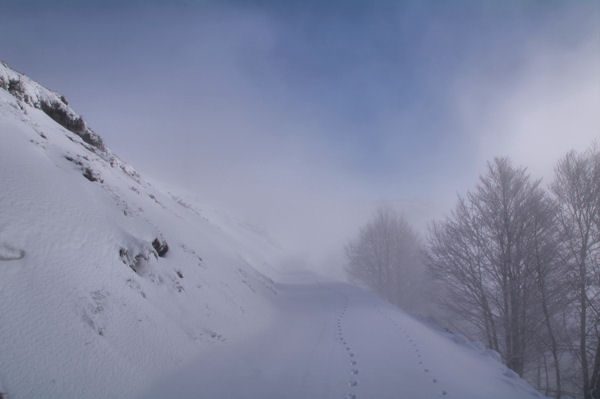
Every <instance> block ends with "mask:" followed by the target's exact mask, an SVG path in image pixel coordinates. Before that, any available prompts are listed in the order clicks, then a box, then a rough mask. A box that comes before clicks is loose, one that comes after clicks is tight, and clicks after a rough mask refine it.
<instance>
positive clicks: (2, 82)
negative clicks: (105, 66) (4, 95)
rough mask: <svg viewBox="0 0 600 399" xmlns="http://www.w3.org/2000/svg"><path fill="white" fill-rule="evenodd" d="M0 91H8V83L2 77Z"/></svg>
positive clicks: (0, 78)
mask: <svg viewBox="0 0 600 399" xmlns="http://www.w3.org/2000/svg"><path fill="white" fill-rule="evenodd" d="M0 89H4V90H8V82H7V81H6V80H5V79H4V77H3V76H0Z"/></svg>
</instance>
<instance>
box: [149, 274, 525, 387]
mask: <svg viewBox="0 0 600 399" xmlns="http://www.w3.org/2000/svg"><path fill="white" fill-rule="evenodd" d="M304 280H305V281H304V282H297V283H288V284H280V285H279V287H278V288H279V292H280V295H279V298H278V302H277V305H276V306H277V308H278V309H277V312H276V316H275V317H274V320H273V322H272V325H271V326H269V328H268V329H266V330H265V331H264V333H263V334H261V335H260V336H259V337H256V338H254V339H251V340H248V341H247V342H242V343H238V344H223V345H222V346H219V347H218V348H217V347H215V348H213V350H212V351H209V352H208V353H206V354H205V355H204V356H203V357H202V359H199V360H198V361H196V362H194V363H192V364H190V365H188V366H187V367H185V368H184V370H183V371H180V372H178V373H176V374H175V375H172V376H170V377H168V378H166V379H165V380H163V381H160V382H158V383H157V384H156V386H155V387H153V388H151V390H150V391H149V392H148V393H146V395H145V396H144V397H147V398H149V397H157V398H158V397H161V398H164V397H179V398H186V397H195V398H198V397H199V398H280V399H281V398H356V399H361V398H382V399H384V398H413V399H418V398H448V397H453V398H471V397H472V398H475V397H480V398H482V397H485V398H494V397H497V398H502V397H503V398H506V397H511V398H514V397H531V392H529V393H527V394H526V393H525V392H523V391H522V390H521V389H516V388H517V386H516V385H518V384H516V381H517V380H515V382H514V383H512V384H511V380H514V376H506V375H503V374H502V372H501V370H499V368H498V366H499V365H498V364H497V363H495V362H491V359H489V358H485V357H484V358H482V357H481V354H477V355H476V356H474V354H473V353H471V352H473V350H468V349H466V348H464V347H462V346H460V345H455V344H454V342H452V340H451V339H449V338H448V337H447V336H444V335H443V334H440V333H439V332H436V331H434V330H431V329H430V328H428V327H425V326H424V325H422V324H421V323H419V322H418V321H416V320H415V319H413V318H411V317H409V316H407V315H406V314H405V313H403V312H401V311H399V310H397V309H396V308H394V307H392V306H391V305H389V304H387V303H385V302H383V301H382V300H380V299H378V298H377V297H375V296H374V295H372V294H370V293H366V292H364V291H362V290H360V289H358V288H356V287H353V286H351V285H347V284H343V283H319V282H316V281H314V280H313V281H312V282H311V281H310V279H308V278H305V279H304ZM240 328H243V327H240ZM488 363H489V364H488ZM492 363H493V364H492ZM511 385H512V386H511ZM507 395H508V396H507Z"/></svg>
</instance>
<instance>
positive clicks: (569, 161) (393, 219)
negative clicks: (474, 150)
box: [346, 144, 600, 399]
mask: <svg viewBox="0 0 600 399" xmlns="http://www.w3.org/2000/svg"><path fill="white" fill-rule="evenodd" d="M346 255H347V260H348V262H347V266H346V270H347V272H348V274H349V276H350V277H351V278H352V279H353V280H355V281H358V282H361V283H362V284H363V285H366V286H367V287H369V288H370V289H372V290H373V291H375V292H377V293H379V294H380V295H382V296H383V297H385V298H386V299H388V300H389V301H390V302H392V303H394V304H396V305H398V306H400V307H402V308H404V309H406V310H409V311H413V312H418V313H422V314H428V315H432V316H434V317H435V318H436V319H438V322H439V323H440V324H442V325H444V326H445V327H446V328H448V329H451V330H454V331H458V332H460V333H462V334H465V335H467V336H468V337H470V338H472V339H477V340H480V341H482V342H484V343H485V344H486V345H487V346H488V347H489V348H491V349H494V350H496V351H498V352H499V353H500V355H501V357H502V359H503V361H504V362H505V364H506V365H507V366H508V367H509V368H511V369H512V370H513V371H515V372H516V373H517V374H519V375H520V376H522V377H523V378H525V379H527V380H528V381H529V382H530V383H531V384H532V385H534V386H536V387H537V388H538V389H539V390H540V391H542V392H543V393H544V394H546V395H547V396H550V395H551V396H554V397H556V398H561V397H583V398H585V399H592V398H594V399H596V398H600V150H599V149H598V146H597V145H596V144H594V145H592V146H591V147H590V148H589V149H588V150H586V151H584V152H575V151H571V152H569V153H567V154H566V155H565V156H564V157H563V158H562V159H560V160H559V162H558V163H557V164H556V167H555V170H554V178H553V181H552V182H551V184H550V185H549V186H548V187H545V186H544V185H543V184H542V181H541V179H534V178H533V177H532V176H531V175H530V174H529V172H528V171H527V169H526V168H524V167H517V166H514V165H513V164H512V162H511V161H510V160H509V159H507V158H496V159H494V160H493V161H491V162H488V165H487V170H486V171H485V173H484V174H482V175H481V176H480V178H479V181H478V183H477V185H476V186H475V188H474V189H473V190H471V191H469V192H467V193H466V195H464V196H459V197H458V200H457V203H456V206H455V207H454V209H453V210H452V211H451V213H450V214H449V215H447V216H446V217H445V218H444V219H443V220H438V221H435V222H433V223H432V224H431V225H430V226H429V229H428V233H427V236H426V239H425V240H424V241H421V240H420V239H419V237H418V235H417V234H416V233H415V232H414V230H413V229H412V228H411V227H410V225H409V224H408V223H407V222H406V221H405V219H404V218H403V217H402V216H400V215H398V214H397V213H396V212H395V211H394V210H392V209H391V208H382V209H379V210H378V211H377V212H376V214H375V215H374V217H373V218H372V220H371V221H369V223H367V224H366V225H365V226H363V227H362V228H361V230H360V232H359V234H358V236H357V237H356V238H355V239H354V240H352V241H351V242H350V243H348V245H347V246H346ZM432 301H433V302H434V303H435V304H436V306H435V307H433V308H432V307H431V305H430V304H431V303H432Z"/></svg>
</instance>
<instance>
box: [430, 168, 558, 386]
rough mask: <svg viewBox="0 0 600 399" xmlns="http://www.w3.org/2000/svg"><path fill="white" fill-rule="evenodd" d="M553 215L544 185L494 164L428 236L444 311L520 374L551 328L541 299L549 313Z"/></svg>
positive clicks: (522, 171) (520, 172)
mask: <svg viewBox="0 0 600 399" xmlns="http://www.w3.org/2000/svg"><path fill="white" fill-rule="evenodd" d="M551 215H552V205H551V201H550V200H549V199H548V197H547V195H546V194H545V192H544V190H542V189H541V188H540V181H532V179H531V178H530V176H529V174H528V173H527V172H526V170H525V169H524V168H514V167H512V166H511V164H510V162H509V161H508V160H507V159H505V158H497V159H495V160H494V162H491V163H489V164H488V170H487V173H486V174H485V175H484V176H481V177H480V180H479V184H478V185H477V187H476V189H475V190H474V191H473V192H469V193H468V194H467V195H466V198H459V202H458V205H457V207H456V209H455V210H454V212H453V213H452V214H451V216H450V217H448V218H447V219H446V220H445V221H444V222H441V223H436V224H434V225H433V226H432V228H431V230H430V234H429V240H428V241H429V248H428V249H429V266H430V268H431V270H432V271H433V273H434V275H435V276H436V278H437V279H438V280H439V281H441V282H442V283H443V285H444V286H445V288H446V292H447V298H446V301H445V303H446V305H448V306H449V308H450V310H452V311H453V312H454V313H455V314H456V315H458V316H459V317H460V318H461V319H463V320H465V321H466V322H468V323H469V324H470V325H471V326H472V327H474V328H475V330H476V331H477V332H478V333H479V334H480V336H481V337H482V338H484V339H485V340H486V342H487V344H488V345H489V347H491V348H492V349H495V350H497V351H499V352H500V353H501V355H502V357H503V359H504V361H505V362H506V364H507V365H508V367H510V368H511V369H512V370H514V371H515V372H517V373H518V374H520V375H522V374H523V372H524V368H525V364H526V357H527V355H528V353H530V352H531V348H532V346H533V342H534V341H535V340H536V337H537V334H538V331H539V329H540V328H543V326H544V325H546V326H547V327H549V328H551V327H552V326H551V323H550V321H551V317H550V316H551V315H550V314H549V315H548V320H546V321H544V320H545V317H544V312H543V308H544V306H540V304H541V303H543V301H542V300H541V297H542V296H543V297H545V298H546V309H547V310H548V312H550V306H549V302H548V301H547V299H548V295H549V292H548V289H549V287H548V286H547V285H546V283H547V281H548V279H549V276H550V273H549V272H548V270H547V269H548V267H549V262H550V261H549V260H548V259H547V258H546V257H542V256H541V254H542V253H543V251H544V248H545V247H546V246H547V245H546V244H545V240H546V239H548V237H549V233H548V232H550V231H551V230H552V228H553V222H554V219H553V217H552V216H551ZM536 251H537V253H538V255H540V256H537V257H536V256H535V254H536ZM540 279H541V280H542V281H540ZM540 293H543V294H542V295H540ZM541 308H542V309H541ZM552 331H553V330H552ZM550 335H552V334H550ZM555 363H557V362H555ZM555 367H558V364H555ZM557 375H558V374H557ZM559 378H560V377H559Z"/></svg>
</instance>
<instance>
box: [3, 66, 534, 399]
mask: <svg viewBox="0 0 600 399" xmlns="http://www.w3.org/2000/svg"><path fill="white" fill-rule="evenodd" d="M16 80H19V81H20V84H19V87H18V88H17V90H15V87H14V85H13V86H11V88H12V90H9V87H8V83H9V82H10V81H13V82H15V81H16ZM3 82H4V83H3ZM0 87H2V88H0V186H1V188H2V189H1V190H0V392H1V393H3V394H4V395H5V396H6V397H7V398H10V399H13V398H14V399H19V398H42V397H43V398H117V397H118V398H135V397H139V398H166V397H174V398H175V397H177V398H179V397H181V398H183V397H189V398H191V397H194V398H388V397H389V398H391V397H394V398H438V397H448V398H534V397H539V394H537V393H536V392H535V391H533V389H531V388H530V387H529V386H528V385H527V384H526V383H525V382H523V381H522V380H521V379H519V378H518V377H517V376H516V375H514V374H513V373H511V372H510V371H509V370H507V369H506V367H504V366H503V365H502V364H500V363H499V362H498V359H497V354H496V353H494V352H489V351H486V350H485V349H484V348H483V347H481V346H479V345H476V344H473V343H470V342H469V341H467V340H466V339H464V338H462V337H460V336H457V335H452V334H448V333H445V332H443V331H439V330H436V329H435V328H432V327H429V326H426V325H425V324H423V323H421V322H419V321H417V320H416V319H414V318H412V317H410V316H408V315H407V314H405V313H403V312H402V311H400V310H398V309H396V308H394V307H392V306H391V305H389V304H387V303H385V302H383V301H381V300H380V299H378V298H376V297H375V296H373V295H371V294H369V293H366V292H364V291H362V290H360V289H358V288H356V287H353V286H350V285H347V284H344V283H339V282H325V281H322V280H320V279H319V278H318V277H316V276H313V275H311V274H308V273H302V272H298V273H289V272H286V273H284V272H281V271H278V269H277V267H276V266H277V259H278V257H279V255H280V254H279V252H280V250H279V249H278V248H277V247H276V246H274V245H273V244H272V243H271V240H269V239H268V237H266V236H264V235H262V234H261V233H258V232H257V231H258V230H257V229H253V228H251V227H250V226H247V225H245V224H244V223H241V222H239V221H236V219H235V218H232V217H229V216H227V215H226V213H224V212H222V211H218V210H215V209H213V208H211V207H208V206H206V205H200V204H199V201H198V200H197V199H193V200H192V199H184V198H183V197H182V196H179V195H175V194H173V193H171V192H170V191H168V190H165V189H161V188H159V187H158V186H157V185H156V184H152V183H150V182H149V181H148V180H147V179H146V178H144V177H142V176H141V175H140V174H139V173H137V172H136V171H135V169H133V168H132V167H131V166H129V165H127V164H126V163H124V162H123V161H121V160H120V159H119V158H118V157H116V156H115V155H114V154H112V153H111V152H110V150H109V149H107V148H105V147H104V144H103V143H102V142H101V139H100V138H99V137H98V136H96V135H95V133H93V131H91V130H90V129H89V128H88V127H87V126H79V127H78V131H77V132H76V133H77V134H76V133H73V132H72V131H70V130H67V129H66V128H65V127H63V126H61V125H59V124H58V123H57V122H55V120H53V119H51V118H50V117H49V116H48V107H47V105H48V104H54V107H56V108H59V111H60V112H59V115H63V116H64V117H67V118H70V119H69V120H75V119H76V118H77V117H78V115H77V114H76V113H75V112H74V111H73V110H72V109H71V108H70V107H69V106H68V105H67V104H66V101H63V100H61V98H60V95H59V94H57V93H55V92H52V91H50V90H47V89H45V88H43V87H42V86H40V85H38V84H37V83H35V82H34V81H32V80H30V79H29V78H27V77H26V76H24V75H21V74H19V73H17V72H15V71H13V70H11V69H10V68H8V67H7V66H6V65H5V64H3V65H0ZM43 104H46V105H45V108H46V109H44V105H43ZM57 104H58V105H57ZM54 119H56V117H55V118H54ZM63 125H68V123H67V124H65V123H63ZM67 127H69V126H67ZM70 129H71V130H74V129H73V128H72V126H71V127H70ZM155 239H156V240H157V242H161V243H162V242H166V243H167V244H168V246H169V250H168V251H167V253H166V254H164V256H159V253H160V252H161V251H160V249H157V248H158V247H157V246H153V245H152V243H153V241H154V240H155Z"/></svg>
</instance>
